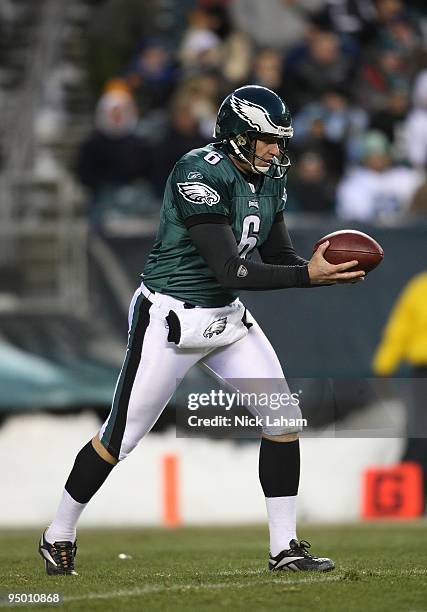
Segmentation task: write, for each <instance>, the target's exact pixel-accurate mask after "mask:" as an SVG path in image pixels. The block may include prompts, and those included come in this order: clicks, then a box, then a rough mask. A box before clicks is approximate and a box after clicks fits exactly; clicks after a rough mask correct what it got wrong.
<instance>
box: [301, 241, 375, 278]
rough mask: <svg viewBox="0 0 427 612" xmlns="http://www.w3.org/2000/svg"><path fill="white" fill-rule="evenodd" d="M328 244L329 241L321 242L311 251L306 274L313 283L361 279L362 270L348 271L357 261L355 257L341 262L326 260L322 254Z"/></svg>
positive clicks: (363, 273) (362, 275) (363, 274)
mask: <svg viewBox="0 0 427 612" xmlns="http://www.w3.org/2000/svg"><path fill="white" fill-rule="evenodd" d="M328 246H329V241H328V240H327V241H326V242H323V243H322V244H321V245H320V246H319V247H318V249H317V250H316V251H315V252H314V253H313V256H312V258H311V259H310V261H309V262H308V274H309V276H310V281H311V283H312V284H313V285H323V284H325V285H330V284H335V283H354V282H359V281H360V280H363V278H364V276H365V272H364V271H363V270H359V271H353V272H350V271H349V270H351V268H354V266H357V264H358V263H359V262H358V261H357V260H356V259H353V260H352V261H346V262H345V263H341V264H337V265H334V264H331V263H329V262H328V261H326V259H325V257H324V254H325V251H326V249H327V248H328Z"/></svg>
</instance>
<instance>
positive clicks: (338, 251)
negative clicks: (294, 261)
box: [313, 229, 384, 272]
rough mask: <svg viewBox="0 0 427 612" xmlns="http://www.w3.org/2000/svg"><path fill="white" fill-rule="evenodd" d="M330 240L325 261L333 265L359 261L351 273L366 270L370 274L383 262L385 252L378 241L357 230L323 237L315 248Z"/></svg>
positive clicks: (341, 231)
mask: <svg viewBox="0 0 427 612" xmlns="http://www.w3.org/2000/svg"><path fill="white" fill-rule="evenodd" d="M326 240H329V246H328V248H327V249H326V251H325V255H324V257H325V259H326V261H329V263H332V264H339V263H344V262H346V261H352V260H353V259H357V261H358V262H359V263H358V265H357V266H355V267H354V268H350V270H348V271H349V272H350V271H351V272H353V271H356V270H364V271H365V272H370V271H371V270H373V269H374V268H376V267H377V266H378V264H380V263H381V262H382V260H383V257H384V251H383V249H382V247H381V245H379V244H378V242H377V241H376V240H374V239H373V238H371V236H368V234H364V233H363V232H359V231H357V230H351V229H345V230H339V231H338V232H333V233H332V234H328V235H327V236H323V238H321V239H320V240H318V241H317V242H316V244H315V245H314V248H313V253H314V251H316V250H317V248H318V247H319V245H321V244H322V242H326Z"/></svg>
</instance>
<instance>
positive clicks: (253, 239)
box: [237, 215, 261, 259]
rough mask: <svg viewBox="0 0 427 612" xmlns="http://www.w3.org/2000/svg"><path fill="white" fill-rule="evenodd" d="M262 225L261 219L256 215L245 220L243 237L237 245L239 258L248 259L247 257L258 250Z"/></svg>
mask: <svg viewBox="0 0 427 612" xmlns="http://www.w3.org/2000/svg"><path fill="white" fill-rule="evenodd" d="M260 224H261V219H260V218H259V217H257V216H256V215H248V216H247V217H245V218H244V219H243V227H242V237H241V238H240V242H239V244H238V245H237V250H238V251H239V257H241V258H242V259H246V256H247V255H248V254H249V253H250V252H251V251H253V250H254V249H255V248H256V245H257V244H258V234H259V226H260Z"/></svg>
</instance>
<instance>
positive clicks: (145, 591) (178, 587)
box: [63, 576, 340, 602]
mask: <svg viewBox="0 0 427 612" xmlns="http://www.w3.org/2000/svg"><path fill="white" fill-rule="evenodd" d="M337 580H340V577H339V576H318V577H313V578H296V579H291V580H284V581H283V582H280V579H279V578H278V577H277V578H270V579H268V580H262V581H257V583H256V584H257V585H259V584H280V585H281V586H286V585H287V584H302V583H307V582H309V583H310V582H336V581H337ZM248 586H251V584H250V583H248V582H237V583H236V582H223V583H221V582H218V583H212V584H209V583H206V584H173V585H171V586H163V585H154V584H153V585H147V586H145V587H137V588H135V589H128V590H120V591H110V592H108V593H87V594H86V595H76V596H69V597H64V598H63V601H64V602H72V601H84V600H85V599H113V598H117V597H139V596H140V595H149V594H152V593H170V592H174V591H201V590H215V589H244V588H246V587H248Z"/></svg>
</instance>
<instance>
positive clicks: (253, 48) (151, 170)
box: [76, 0, 427, 222]
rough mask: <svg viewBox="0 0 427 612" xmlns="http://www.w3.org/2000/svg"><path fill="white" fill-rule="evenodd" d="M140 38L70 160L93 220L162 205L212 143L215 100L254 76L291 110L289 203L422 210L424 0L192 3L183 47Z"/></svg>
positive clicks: (352, 211) (356, 214) (426, 156)
mask: <svg viewBox="0 0 427 612" xmlns="http://www.w3.org/2000/svg"><path fill="white" fill-rule="evenodd" d="M135 46H136V50H135V52H134V54H133V56H130V57H129V58H128V61H127V63H125V64H124V65H123V66H122V67H121V70H120V71H119V72H118V73H117V74H111V79H110V80H108V81H107V82H106V83H105V88H104V91H103V93H102V95H101V96H100V99H99V101H98V104H97V108H96V115H95V126H94V129H93V132H92V133H91V134H90V135H89V136H88V138H87V139H86V140H85V141H84V142H83V143H82V145H81V147H80V150H79V154H78V160H77V164H76V166H77V170H76V171H77V174H78V177H79V179H80V181H81V182H82V183H83V184H84V185H85V186H86V187H87V188H88V190H89V192H90V215H91V217H92V220H93V221H94V222H97V221H99V220H101V219H102V218H103V215H104V212H105V211H108V210H109V211H111V210H114V211H115V214H127V213H130V214H134V213H136V214H138V212H141V211H142V212H144V210H148V209H149V208H150V205H152V206H156V205H157V206H158V202H159V201H160V200H161V197H162V192H163V187H164V184H165V181H166V179H167V176H168V174H169V172H170V171H171V169H172V167H173V165H174V163H175V162H176V161H177V160H178V159H179V157H180V156H181V155H183V154H184V153H185V152H187V151H188V150H189V149H192V148H195V147H200V146H203V145H204V144H206V143H207V142H211V141H212V140H213V138H212V132H213V127H214V123H215V117H216V112H217V109H218V106H219V103H220V102H221V100H222V99H223V98H224V96H225V95H227V94H228V93H229V92H230V91H231V90H233V89H234V88H236V87H239V86H241V85H243V84H248V83H255V84H259V85H264V86H266V87H269V88H271V89H273V90H274V91H276V92H277V93H278V94H279V95H281V96H282V97H283V99H284V100H285V101H286V103H287V104H288V106H289V107H290V110H291V112H292V116H293V121H294V138H293V140H292V142H291V146H290V153H291V158H292V161H293V168H292V169H291V172H290V174H289V183H288V209H289V210H290V211H293V212H300V211H301V212H310V213H315V214H318V213H326V214H336V215H338V216H339V217H341V218H343V219H351V220H356V221H362V222H363V221H367V222H370V221H378V220H379V221H384V222H387V221H388V220H395V219H396V218H398V219H399V218H402V217H407V216H409V215H412V214H417V215H422V214H424V215H427V183H426V181H425V176H426V172H425V170H426V164H427V6H426V5H425V4H424V3H423V2H422V1H420V2H419V3H417V2H410V3H409V2H403V1H402V0H262V2H260V1H259V0H193V1H192V2H188V11H187V23H183V25H182V32H181V36H180V37H179V40H178V43H176V41H171V40H170V39H169V38H168V37H165V36H164V34H162V32H161V31H159V32H156V31H155V30H153V31H151V32H150V33H149V35H145V36H143V37H142V39H141V40H139V41H135ZM153 202H154V203H157V204H148V203H153ZM144 207H145V208H144Z"/></svg>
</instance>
